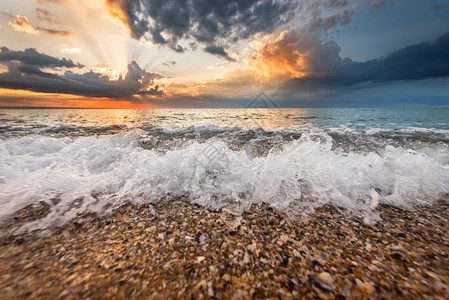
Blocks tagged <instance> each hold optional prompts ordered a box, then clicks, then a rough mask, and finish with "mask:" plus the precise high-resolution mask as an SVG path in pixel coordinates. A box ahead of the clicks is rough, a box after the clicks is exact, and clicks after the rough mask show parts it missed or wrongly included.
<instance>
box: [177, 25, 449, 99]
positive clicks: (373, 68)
mask: <svg viewBox="0 0 449 300" xmlns="http://www.w3.org/2000/svg"><path fill="white" fill-rule="evenodd" d="M447 49H449V32H448V33H446V34H444V35H443V36H441V37H440V38H438V39H436V40H435V41H433V42H423V43H420V44H416V45H412V46H409V47H405V48H403V49H400V50H397V51H395V52H392V53H390V54H388V55H387V56H385V57H381V58H378V59H374V60H369V61H365V62H354V61H352V60H351V59H349V58H344V59H343V58H341V56H340V47H339V46H338V45H337V44H336V43H335V42H334V41H327V42H322V41H321V40H320V39H318V38H316V37H314V36H310V35H307V34H303V33H301V32H300V31H299V30H296V29H291V30H287V31H284V32H282V33H281V34H280V35H279V36H278V37H276V38H274V39H272V40H268V41H266V42H265V43H262V44H260V45H258V47H256V49H255V52H254V53H253V55H252V57H251V59H250V63H249V68H248V69H246V70H239V69H236V70H233V71H230V72H227V73H226V74H224V76H223V78H220V79H216V80H210V81H207V82H201V83H198V84H196V85H193V86H190V87H186V86H177V87H174V89H169V91H172V92H173V91H176V92H177V93H178V95H182V94H184V95H188V94H190V95H195V96H203V97H206V96H209V97H213V96H215V97H220V96H222V95H227V96H228V97H230V98H236V99H245V98H250V97H251V95H254V94H255V93H258V92H260V91H261V90H263V91H266V92H268V93H270V94H272V95H276V97H277V98H278V99H284V100H288V99H296V100H294V101H298V102H300V101H303V100H304V99H305V98H304V97H305V96H306V97H307V99H308V101H311V102H310V103H313V101H316V100H322V99H330V98H332V97H333V96H335V95H338V94H345V93H347V92H348V91H353V90H355V89H357V86H361V85H363V87H364V88H368V87H370V86H371V87H376V86H378V85H379V84H380V83H392V82H397V81H403V82H410V81H414V80H424V79H430V78H440V77H442V78H447V77H449V52H448V51H447ZM299 99H303V100H299ZM292 103H293V102H292ZM311 105H312V106H313V104H311Z"/></svg>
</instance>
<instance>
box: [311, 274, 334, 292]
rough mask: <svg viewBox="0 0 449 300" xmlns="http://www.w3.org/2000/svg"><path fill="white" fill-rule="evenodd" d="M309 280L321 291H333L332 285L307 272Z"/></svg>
mask: <svg viewBox="0 0 449 300" xmlns="http://www.w3.org/2000/svg"><path fill="white" fill-rule="evenodd" d="M309 281H310V282H311V283H312V284H313V285H315V286H316V287H318V288H320V289H321V290H323V291H327V292H329V291H333V290H334V287H333V286H332V285H330V284H327V283H326V282H324V281H323V280H321V279H320V278H318V277H316V276H315V275H312V274H309Z"/></svg>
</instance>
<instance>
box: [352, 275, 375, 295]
mask: <svg viewBox="0 0 449 300" xmlns="http://www.w3.org/2000/svg"><path fill="white" fill-rule="evenodd" d="M355 283H356V284H357V286H358V287H359V289H361V290H362V291H365V292H366V293H367V294H368V295H371V294H372V293H374V292H375V291H376V289H375V288H374V287H373V286H372V285H371V284H369V283H368V282H363V281H361V280H360V279H358V278H356V279H355Z"/></svg>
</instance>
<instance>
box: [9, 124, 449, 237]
mask: <svg viewBox="0 0 449 300" xmlns="http://www.w3.org/2000/svg"><path fill="white" fill-rule="evenodd" d="M147 139H148V137H147V135H146V133H145V132H144V131H142V130H139V129H135V130H132V131H129V132H125V133H121V134H117V135H112V136H100V137H95V136H86V137H65V138H53V137H49V136H38V135H29V136H25V137H21V138H15V139H8V140H5V141H2V142H1V143H0V220H4V219H6V218H7V217H8V216H11V215H14V213H15V212H16V211H18V210H19V209H21V208H23V207H25V206H27V205H30V204H35V203H38V202H39V201H44V202H46V203H48V204H49V205H50V206H51V209H50V213H49V214H48V215H46V216H45V217H44V218H42V219H39V220H37V221H34V222H32V223H29V224H28V225H27V228H31V229H45V228H48V227H50V226H55V225H56V226H58V225H63V224H65V223H66V222H68V221H70V220H71V219H73V218H74V217H75V216H76V215H78V214H83V213H88V212H94V213H97V214H99V215H102V214H107V213H110V212H111V211H113V210H114V209H115V208H117V207H119V206H121V205H123V204H124V203H125V202H127V201H130V202H133V203H137V204H145V203H152V202H155V201H160V200H161V199H164V200H166V201H170V200H171V199H175V198H176V199H179V198H182V199H186V200H187V201H191V202H193V203H197V204H199V205H203V206H206V207H208V208H211V209H223V210H227V211H229V212H231V213H237V214H238V213H241V212H242V211H244V210H246V209H248V208H249V207H250V206H251V205H253V204H260V203H267V204H269V205H270V206H271V207H273V208H275V209H278V210H280V211H284V212H287V213H289V214H290V215H292V216H293V217H297V216H300V215H302V216H306V215H307V214H308V213H309V212H311V211H313V210H314V209H315V208H317V207H320V206H323V205H325V204H333V205H335V206H337V207H340V208H343V209H346V210H347V211H348V212H349V213H352V214H354V215H357V216H360V217H363V218H365V220H366V221H367V222H373V221H375V220H377V219H378V218H379V217H378V215H377V213H376V206H377V205H378V203H389V204H394V205H397V206H400V207H408V208H410V207H412V206H413V205H415V204H431V203H432V202H433V201H435V200H440V199H444V197H446V199H447V195H448V194H449V185H448V184H447V183H448V182H449V166H448V164H447V161H446V160H441V159H440V160H438V159H436V158H434V157H433V156H432V153H436V154H435V156H437V157H441V155H443V156H444V155H445V156H446V157H447V156H448V149H447V145H441V146H438V147H437V146H436V147H437V148H434V149H433V148H429V147H428V148H426V151H425V153H424V152H419V151H415V150H410V149H408V150H407V149H403V148H400V147H397V148H395V147H393V146H386V147H385V148H384V150H383V151H382V153H378V152H366V153H359V152H349V153H348V152H344V151H341V150H338V148H336V149H334V148H333V140H332V137H331V136H330V135H328V134H326V133H325V132H314V133H303V134H302V136H301V137H300V138H299V139H297V140H293V141H291V142H286V143H284V144H283V146H282V147H281V148H272V149H271V151H268V153H266V154H264V155H259V156H254V155H250V154H249V152H251V151H250V149H249V148H248V147H246V148H244V149H240V150H239V149H232V148H231V147H230V146H229V144H228V143H226V142H225V140H223V139H222V140H220V139H218V138H212V139H209V140H207V141H204V142H199V141H195V140H191V141H187V142H186V143H184V144H183V145H181V146H178V147H175V148H173V149H171V150H165V151H158V150H157V149H155V148H154V149H145V148H144V147H142V140H147Z"/></svg>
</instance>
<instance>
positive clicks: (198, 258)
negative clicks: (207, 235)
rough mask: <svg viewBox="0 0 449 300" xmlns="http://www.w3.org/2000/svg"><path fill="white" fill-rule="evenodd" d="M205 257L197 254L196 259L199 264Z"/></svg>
mask: <svg viewBox="0 0 449 300" xmlns="http://www.w3.org/2000/svg"><path fill="white" fill-rule="evenodd" d="M205 259H206V258H205V257H204V256H198V257H197V258H196V261H197V262H198V263H199V264H200V263H201V262H202V261H203V260H205Z"/></svg>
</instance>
